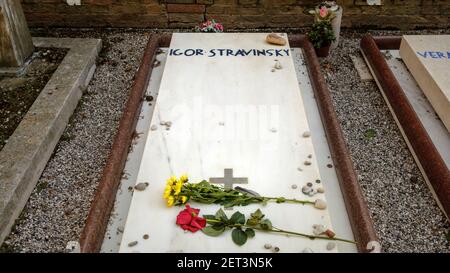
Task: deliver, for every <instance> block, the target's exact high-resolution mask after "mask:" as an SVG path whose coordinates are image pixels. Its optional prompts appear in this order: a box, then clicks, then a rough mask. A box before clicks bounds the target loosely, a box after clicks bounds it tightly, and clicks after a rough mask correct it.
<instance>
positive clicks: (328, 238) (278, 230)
mask: <svg viewBox="0 0 450 273" xmlns="http://www.w3.org/2000/svg"><path fill="white" fill-rule="evenodd" d="M206 222H209V223H223V222H222V221H219V220H213V219H206ZM228 227H240V228H242V227H245V228H252V229H256V230H259V231H265V232H275V233H284V234H290V235H296V236H301V237H306V238H309V239H311V240H314V239H322V240H329V241H340V242H345V243H351V244H356V242H354V241H351V240H346V239H341V238H338V237H334V238H330V237H325V236H316V235H309V234H304V233H299V232H293V231H287V230H282V229H279V228H276V227H272V229H269V230H266V229H262V228H259V227H254V226H249V225H246V224H233V225H228Z"/></svg>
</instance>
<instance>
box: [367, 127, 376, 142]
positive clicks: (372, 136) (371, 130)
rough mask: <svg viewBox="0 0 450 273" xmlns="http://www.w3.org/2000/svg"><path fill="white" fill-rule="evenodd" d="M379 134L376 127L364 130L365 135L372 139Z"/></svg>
mask: <svg viewBox="0 0 450 273" xmlns="http://www.w3.org/2000/svg"><path fill="white" fill-rule="evenodd" d="M376 136H377V131H375V130H374V129H368V130H366V131H365V132H364V137H365V138H366V139H369V140H370V139H372V138H374V137H376Z"/></svg>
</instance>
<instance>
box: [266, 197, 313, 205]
mask: <svg viewBox="0 0 450 273" xmlns="http://www.w3.org/2000/svg"><path fill="white" fill-rule="evenodd" d="M261 198H264V199H267V200H269V201H270V200H272V201H278V200H280V199H281V198H277V197H261ZM283 202H286V203H297V204H303V205H306V204H310V205H314V203H315V202H314V201H307V200H297V199H286V198H283Z"/></svg>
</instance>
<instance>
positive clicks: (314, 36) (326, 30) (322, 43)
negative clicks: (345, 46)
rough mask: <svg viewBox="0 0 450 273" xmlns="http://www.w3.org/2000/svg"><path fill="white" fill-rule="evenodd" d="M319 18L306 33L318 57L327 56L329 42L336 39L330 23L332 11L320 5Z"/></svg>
mask: <svg viewBox="0 0 450 273" xmlns="http://www.w3.org/2000/svg"><path fill="white" fill-rule="evenodd" d="M318 16H319V19H318V20H316V21H315V22H314V24H313V26H312V29H311V31H310V32H309V33H308V37H309V40H310V41H311V43H312V44H313V46H314V49H315V50H316V54H317V56H318V57H327V56H328V54H329V52H330V46H331V43H333V42H334V41H335V40H336V36H335V34H334V31H333V27H332V25H331V20H332V19H333V18H334V17H333V13H332V12H331V11H329V10H328V9H327V8H326V7H321V9H320V12H319V15H318Z"/></svg>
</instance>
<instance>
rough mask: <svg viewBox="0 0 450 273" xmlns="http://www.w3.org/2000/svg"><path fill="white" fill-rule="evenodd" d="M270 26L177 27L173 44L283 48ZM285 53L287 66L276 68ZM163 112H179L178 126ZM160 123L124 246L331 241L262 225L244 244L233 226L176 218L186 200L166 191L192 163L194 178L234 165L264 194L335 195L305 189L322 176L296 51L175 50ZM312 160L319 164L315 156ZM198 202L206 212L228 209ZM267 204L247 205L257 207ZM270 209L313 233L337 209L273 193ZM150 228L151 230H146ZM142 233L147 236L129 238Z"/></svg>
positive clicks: (156, 120)
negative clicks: (259, 29) (187, 226)
mask: <svg viewBox="0 0 450 273" xmlns="http://www.w3.org/2000/svg"><path fill="white" fill-rule="evenodd" d="M265 35H266V34H264V33H253V34H237V33H236V34H174V36H173V38H172V43H171V48H172V49H175V48H181V49H189V48H194V49H196V48H200V49H204V50H206V51H207V50H209V49H213V48H215V49H217V48H223V49H233V50H234V51H235V50H237V49H241V48H243V49H253V48H256V49H269V48H272V49H275V48H276V49H278V48H279V47H276V46H271V45H268V44H266V43H265V42H264V40H265ZM283 48H284V49H289V46H288V45H287V46H285V47H283ZM289 52H290V51H289ZM289 55H290V54H289ZM275 59H277V60H278V61H279V62H280V63H281V65H282V67H283V68H282V69H281V70H276V71H274V72H272V67H273V66H274V64H275ZM236 106H239V107H238V109H235V107H236ZM235 110H237V112H239V113H236V111H235ZM227 113H228V114H227ZM249 113H252V114H249ZM266 115H267V116H266ZM161 121H171V122H172V126H171V127H170V130H166V126H161V125H160V122H161ZM153 125H155V126H157V129H156V130H151V131H149V134H148V138H147V143H146V145H145V150H144V154H143V157H142V161H141V166H140V170H139V174H138V179H137V181H136V183H140V182H149V183H150V186H149V187H148V188H147V189H146V190H145V191H141V192H139V191H135V192H134V195H133V199H132V203H131V207H130V210H129V214H128V219H127V223H126V226H125V231H124V234H123V239H122V243H121V247H120V251H121V252H134V251H139V252H265V251H267V250H265V249H264V244H265V243H270V244H272V245H273V246H278V247H279V248H280V249H281V252H301V251H303V249H305V247H309V248H311V249H312V250H313V251H317V252H325V251H327V250H326V244H327V243H328V241H322V240H314V241H312V240H309V239H305V238H299V237H292V236H291V237H287V236H283V235H274V234H261V233H258V234H257V235H256V237H255V238H253V239H250V240H249V241H248V242H247V244H246V245H244V246H242V247H239V246H237V245H235V244H234V243H233V242H232V241H231V237H230V236H231V235H230V234H223V235H222V236H220V237H207V236H205V235H204V234H201V233H196V234H192V233H185V232H184V231H183V230H181V229H180V228H179V227H177V226H176V225H175V218H176V215H177V214H178V212H179V211H180V208H167V207H166V206H165V203H164V200H163V199H162V193H163V189H164V186H165V180H166V179H167V178H168V177H169V176H170V175H172V174H175V175H181V174H183V173H187V174H188V175H189V177H190V179H191V180H192V181H199V180H201V179H208V178H209V177H221V176H223V170H224V169H225V168H233V169H234V175H235V176H236V177H248V179H249V183H248V184H247V185H245V187H248V188H250V189H253V190H256V191H257V192H259V193H260V194H261V195H265V196H285V197H291V198H299V199H300V198H301V199H311V200H314V199H316V198H321V199H326V197H325V195H326V193H325V194H317V195H316V196H314V197H306V196H305V195H303V194H302V193H301V187H302V186H303V185H304V184H305V183H306V182H314V181H315V180H317V179H319V180H320V179H321V176H320V174H319V171H318V163H317V161H316V155H315V149H314V147H313V143H312V138H311V137H309V138H304V137H302V134H303V133H304V132H305V131H310V128H309V124H308V121H307V118H306V113H305V108H304V104H303V99H302V96H301V94H300V90H299V86H298V82H297V77H296V73H295V68H294V63H293V60H292V58H291V57H290V56H283V57H280V56H279V57H273V56H272V57H268V56H266V57H264V56H259V57H254V56H252V57H250V56H246V57H243V56H237V57H225V56H222V57H207V56H191V57H188V56H169V57H168V59H167V63H166V66H165V71H164V75H163V79H162V82H161V87H160V92H159V95H158V99H157V103H156V106H155V111H154V114H153V118H152V126H153ZM313 137H314V136H313ZM309 155H311V158H308V156H309ZM305 160H308V161H310V162H311V163H312V164H311V165H310V166H305V165H304V161H305ZM298 167H300V168H301V169H302V171H299V170H298ZM292 184H296V185H298V187H297V189H295V190H294V189H292V187H291V186H292ZM321 184H322V183H321ZM325 190H327V189H326V188H325ZM193 206H194V207H198V208H200V209H201V213H204V214H210V213H213V212H215V211H216V210H217V209H218V206H215V205H206V206H205V205H199V204H195V203H194V204H193ZM257 207H259V206H257V205H251V206H247V207H239V208H237V209H239V211H241V212H243V213H245V214H246V215H248V214H249V213H250V212H252V211H254V210H255V209H256V208H257ZM235 210H236V208H235ZM262 210H263V212H264V213H265V214H266V215H267V217H268V218H270V219H271V220H272V223H273V224H274V225H275V226H277V227H279V228H283V229H287V230H293V231H298V232H304V233H312V225H313V224H323V225H325V226H326V227H328V228H331V229H332V226H331V222H330V215H329V212H328V210H317V209H314V208H313V207H312V206H302V205H296V204H282V205H279V204H273V203H272V204H269V205H267V206H266V207H262ZM227 212H228V213H229V214H231V213H232V212H233V211H227ZM144 234H148V235H149V239H148V240H144V239H142V237H143V235H144ZM132 241H138V244H137V245H136V246H133V247H129V246H128V243H129V242H132ZM333 251H337V250H336V249H334V250H333Z"/></svg>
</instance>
